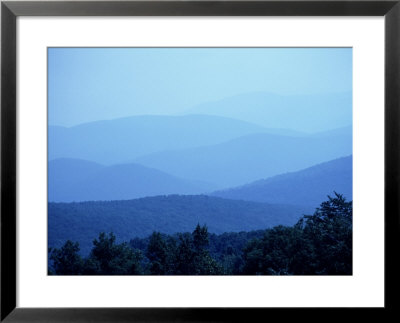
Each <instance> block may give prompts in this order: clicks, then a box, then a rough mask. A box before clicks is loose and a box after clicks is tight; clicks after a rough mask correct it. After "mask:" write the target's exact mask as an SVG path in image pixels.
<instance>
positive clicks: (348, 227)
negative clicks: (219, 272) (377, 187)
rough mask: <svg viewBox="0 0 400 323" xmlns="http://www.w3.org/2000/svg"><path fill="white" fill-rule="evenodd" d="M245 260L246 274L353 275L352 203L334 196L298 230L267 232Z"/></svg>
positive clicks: (253, 243)
mask: <svg viewBox="0 0 400 323" xmlns="http://www.w3.org/2000/svg"><path fill="white" fill-rule="evenodd" d="M243 257H244V261H245V265H244V268H243V273H245V274H264V275H282V274H285V275H351V273H352V203H351V202H346V200H345V198H344V197H343V196H342V195H340V194H337V193H335V197H330V196H329V197H328V201H326V202H323V203H322V204H321V206H320V207H319V208H317V210H316V211H315V213H314V215H312V216H304V217H303V218H302V219H301V220H300V221H299V222H298V223H297V224H296V225H295V226H293V227H275V228H273V229H269V230H266V232H265V235H264V237H263V238H262V239H256V240H253V241H251V242H250V243H249V244H248V245H247V247H246V248H245V249H244V255H243Z"/></svg>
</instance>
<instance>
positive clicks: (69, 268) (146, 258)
mask: <svg viewBox="0 0 400 323" xmlns="http://www.w3.org/2000/svg"><path fill="white" fill-rule="evenodd" d="M49 252H51V254H50V258H49V259H50V267H49V274H57V275H79V274H86V275H138V274H145V275H351V273H352V203H351V202H347V201H346V200H345V198H344V197H343V196H342V195H340V194H337V193H335V196H334V197H330V196H328V200H327V201H325V202H323V203H322V204H321V205H320V207H319V208H317V209H316V211H315V212H314V214H313V215H308V216H304V217H303V218H301V219H300V220H299V221H298V222H297V224H295V225H293V226H291V227H289V226H276V227H273V228H270V229H266V230H258V231H250V232H229V233H223V234H221V235H216V234H209V232H208V228H207V227H206V226H205V225H203V226H201V225H200V224H197V226H196V227H195V229H194V231H193V232H191V233H189V232H185V233H176V234H173V235H167V234H163V233H160V232H153V234H151V235H150V236H148V237H147V238H142V239H140V238H134V239H132V240H131V241H130V243H129V244H127V243H121V244H117V243H116V237H115V235H114V234H113V233H110V234H108V235H107V234H105V233H100V235H99V236H98V238H97V239H95V240H94V241H93V248H92V250H91V252H90V254H89V256H88V257H87V258H81V256H80V255H79V245H78V243H73V242H71V241H67V242H66V243H65V244H64V246H63V247H62V248H61V249H52V250H51V249H49Z"/></svg>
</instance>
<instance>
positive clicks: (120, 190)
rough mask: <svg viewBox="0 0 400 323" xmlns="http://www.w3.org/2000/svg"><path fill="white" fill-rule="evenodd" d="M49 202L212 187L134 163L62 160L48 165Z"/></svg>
mask: <svg viewBox="0 0 400 323" xmlns="http://www.w3.org/2000/svg"><path fill="white" fill-rule="evenodd" d="M48 172H49V182H48V184H49V197H48V198H49V201H50V202H73V201H76V202H78V201H97V200H121V199H133V198H138V197H145V196H155V195H165V194H200V193H205V192H210V191H211V190H213V189H216V186H215V185H212V184H208V183H205V182H200V181H189V180H185V179H182V178H178V177H176V176H172V175H169V174H166V173H164V172H162V171H159V170H156V169H152V168H148V167H144V166H142V165H138V164H133V163H130V164H120V165H113V166H102V165H100V164H97V163H93V162H88V161H85V160H79V159H71V158H62V159H56V160H53V161H50V162H49V167H48Z"/></svg>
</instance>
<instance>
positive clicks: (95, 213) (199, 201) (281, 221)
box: [48, 195, 312, 253]
mask: <svg viewBox="0 0 400 323" xmlns="http://www.w3.org/2000/svg"><path fill="white" fill-rule="evenodd" d="M311 211H312V208H307V207H297V206H292V205H272V204H265V203H257V202H246V201H235V200H228V199H222V198H219V197H210V196H205V195H169V196H155V197H147V198H141V199H134V200H123V201H98V202H80V203H49V205H48V215H49V218H48V221H49V247H60V246H61V245H62V243H64V242H65V241H66V240H68V239H70V240H73V241H78V242H79V243H80V246H81V250H82V252H83V253H88V252H89V250H90V246H91V243H92V241H93V239H94V238H95V237H96V236H97V235H98V233H99V232H114V233H115V234H116V236H117V238H118V241H127V240H129V239H131V238H133V237H141V238H144V237H146V236H147V235H149V234H151V233H152V232H153V231H160V232H163V233H167V234H172V233H176V232H187V231H190V230H193V228H194V227H195V226H196V224H197V223H206V224H207V227H208V230H209V232H211V233H224V232H239V231H249V230H257V229H264V228H269V227H272V226H275V225H293V224H294V223H296V221H298V219H299V218H300V217H301V216H302V215H303V214H305V213H308V212H311Z"/></svg>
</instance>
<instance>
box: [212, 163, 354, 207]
mask: <svg viewBox="0 0 400 323" xmlns="http://www.w3.org/2000/svg"><path fill="white" fill-rule="evenodd" d="M352 163H353V158H352V156H348V157H344V158H339V159H335V160H332V161H329V162H326V163H322V164H319V165H315V166H313V167H310V168H307V169H304V170H301V171H298V172H293V173H287V174H282V175H278V176H274V177H271V178H268V179H263V180H259V181H256V182H254V183H250V184H247V185H243V186H240V187H236V188H231V189H227V190H223V191H217V192H214V193H212V194H211V195H212V196H218V197H222V198H227V199H235V200H245V201H255V202H264V203H278V204H279V203H285V204H294V205H304V206H313V205H318V204H319V203H321V201H324V200H326V199H327V195H333V191H336V192H337V193H340V194H343V195H344V196H345V197H346V199H347V200H350V201H351V200H352V197H353V194H352V187H353V185H352V174H353V172H352V169H353V165H352Z"/></svg>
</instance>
